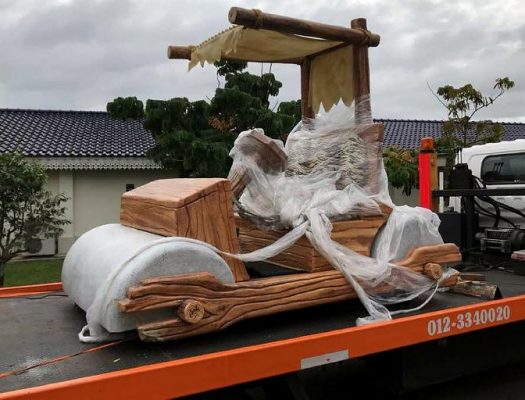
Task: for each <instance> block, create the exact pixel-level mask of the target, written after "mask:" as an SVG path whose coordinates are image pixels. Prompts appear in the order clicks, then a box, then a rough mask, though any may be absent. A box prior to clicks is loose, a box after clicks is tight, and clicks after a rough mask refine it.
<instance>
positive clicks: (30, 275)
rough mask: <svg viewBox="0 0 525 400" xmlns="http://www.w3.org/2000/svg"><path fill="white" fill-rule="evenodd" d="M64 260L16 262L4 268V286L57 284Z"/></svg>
mask: <svg viewBox="0 0 525 400" xmlns="http://www.w3.org/2000/svg"><path fill="white" fill-rule="evenodd" d="M63 261H64V260H61V259H60V260H56V259H54V260H31V261H16V262H12V263H9V264H7V265H6V267H5V286H20V285H34V284H37V283H48V282H59V281H60V273H61V271H62V262H63Z"/></svg>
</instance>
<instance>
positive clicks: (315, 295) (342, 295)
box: [118, 270, 457, 341]
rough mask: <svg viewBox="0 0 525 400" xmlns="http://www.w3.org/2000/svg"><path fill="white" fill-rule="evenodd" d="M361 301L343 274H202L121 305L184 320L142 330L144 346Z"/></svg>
mask: <svg viewBox="0 0 525 400" xmlns="http://www.w3.org/2000/svg"><path fill="white" fill-rule="evenodd" d="M456 283H457V276H453V277H451V278H449V279H447V280H446V281H445V282H443V283H442V284H441V286H452V285H455V284H456ZM392 289H393V288H392V287H389V286H387V285H383V286H381V287H378V288H377V291H378V292H382V293H384V292H388V291H391V290H392ZM356 297H357V295H356V293H355V291H354V290H353V288H352V287H351V286H350V285H349V284H348V282H347V280H346V279H345V278H344V277H343V275H341V273H339V272H338V271H334V270H332V271H324V272H316V273H304V274H293V275H287V276H279V277H271V278H263V279H256V280H249V281H246V282H237V283H235V284H232V285H225V284H222V283H221V282H219V281H218V280H217V279H216V278H215V277H214V276H212V275H210V274H208V273H198V274H187V275H179V276H170V277H159V278H153V279H148V280H145V281H142V282H141V283H140V284H139V285H138V286H136V287H132V288H130V289H129V290H128V298H127V299H123V300H121V301H119V303H118V305H119V309H120V310H121V311H122V312H137V311H145V310H156V309H161V308H171V307H174V308H175V309H176V313H175V315H179V317H174V318H171V319H168V320H162V321H157V322H152V323H145V324H139V325H138V327H137V329H138V332H139V335H140V338H141V339H142V340H144V341H167V340H174V339H181V338H184V337H189V336H195V335H200V334H203V333H207V332H212V331H216V330H220V329H224V328H226V327H228V326H230V325H232V324H234V323H236V322H238V321H241V320H244V319H248V318H254V317H258V316H263V315H270V314H275V313H278V312H283V311H289V310H294V309H300V308H306V307H310V306H314V305H320V304H328V303H333V302H337V301H341V300H347V299H353V298H356ZM189 305H191V306H189ZM201 310H204V312H203V313H202V311H201ZM180 316H182V318H181V317H180ZM186 319H188V320H189V321H186Z"/></svg>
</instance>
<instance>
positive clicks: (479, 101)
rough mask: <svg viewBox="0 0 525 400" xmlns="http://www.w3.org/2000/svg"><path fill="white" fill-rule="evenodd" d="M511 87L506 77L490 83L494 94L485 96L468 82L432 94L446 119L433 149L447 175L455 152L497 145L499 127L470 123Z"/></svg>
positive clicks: (500, 129) (493, 124) (498, 125)
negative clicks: (441, 157)
mask: <svg viewBox="0 0 525 400" xmlns="http://www.w3.org/2000/svg"><path fill="white" fill-rule="evenodd" d="M513 87H514V82H513V81H512V80H510V79H509V78H508V77H505V78H498V79H496V82H495V84H494V87H493V90H495V94H493V95H492V96H486V95H484V94H483V93H481V91H479V90H478V89H476V88H474V87H473V86H472V85H471V84H470V83H469V84H466V85H464V86H461V87H458V88H456V87H454V86H451V85H445V86H442V87H439V88H438V89H437V93H434V95H435V96H436V98H437V99H438V100H439V102H440V103H441V104H442V105H443V106H444V107H445V108H446V109H447V114H448V120H447V121H446V122H445V123H444V124H443V134H442V136H441V137H440V138H439V139H438V140H436V148H437V151H438V152H439V153H443V154H445V155H446V158H447V174H446V175H448V172H449V171H450V170H451V169H452V166H453V165H454V162H455V155H456V152H457V151H458V150H459V149H462V148H464V147H470V146H473V145H476V144H484V143H493V142H499V141H500V140H501V138H502V136H503V128H502V126H501V125H500V124H497V123H494V122H492V121H473V120H472V118H473V117H474V115H475V114H476V113H477V112H478V111H480V110H482V109H484V108H487V107H489V106H491V105H492V104H494V102H495V101H496V100H497V99H498V98H500V97H501V96H502V95H503V94H504V93H505V92H506V91H508V90H510V89H512V88H513Z"/></svg>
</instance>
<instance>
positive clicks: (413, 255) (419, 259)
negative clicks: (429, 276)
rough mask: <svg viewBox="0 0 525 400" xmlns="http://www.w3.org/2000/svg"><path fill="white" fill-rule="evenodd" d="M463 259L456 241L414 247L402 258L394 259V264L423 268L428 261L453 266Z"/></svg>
mask: <svg viewBox="0 0 525 400" xmlns="http://www.w3.org/2000/svg"><path fill="white" fill-rule="evenodd" d="M461 261H462V257H461V253H460V251H459V248H458V246H456V245H455V244H454V243H445V244H439V245H431V246H421V247H418V248H414V249H412V250H411V251H409V252H408V254H407V255H406V256H405V258H403V259H402V260H397V261H394V264H397V265H402V266H404V267H408V268H412V269H416V270H423V269H424V266H425V265H426V264H428V263H436V264H441V265H449V266H453V265H456V264H458V263H460V262H461Z"/></svg>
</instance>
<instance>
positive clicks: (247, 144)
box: [228, 130, 288, 198]
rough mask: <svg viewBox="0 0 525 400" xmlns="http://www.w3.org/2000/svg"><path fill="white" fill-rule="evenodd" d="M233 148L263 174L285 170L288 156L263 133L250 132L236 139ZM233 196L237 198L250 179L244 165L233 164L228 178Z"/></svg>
mask: <svg viewBox="0 0 525 400" xmlns="http://www.w3.org/2000/svg"><path fill="white" fill-rule="evenodd" d="M235 147H236V149H237V151H239V152H240V153H241V154H242V155H243V156H244V157H249V158H250V159H251V160H252V161H253V162H255V164H256V165H257V167H259V168H260V170H261V171H263V172H264V173H265V174H277V173H279V172H282V171H284V170H285V169H286V165H287V163H288V156H287V155H286V153H285V152H284V150H283V149H282V148H281V147H279V145H278V144H277V143H276V142H275V141H274V140H272V138H270V137H268V136H266V135H265V134H264V133H262V132H259V131H255V130H252V131H250V132H247V133H245V134H244V135H243V136H241V137H239V138H237V140H236V141H235ZM228 178H229V180H230V183H231V188H232V192H233V195H234V196H235V198H239V197H240V195H241V194H242V192H243V191H244V188H245V187H246V185H247V184H248V183H250V181H251V178H250V175H249V174H248V173H247V171H246V169H245V167H244V165H240V164H239V163H234V164H233V165H232V168H231V170H230V174H229V176H228Z"/></svg>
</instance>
